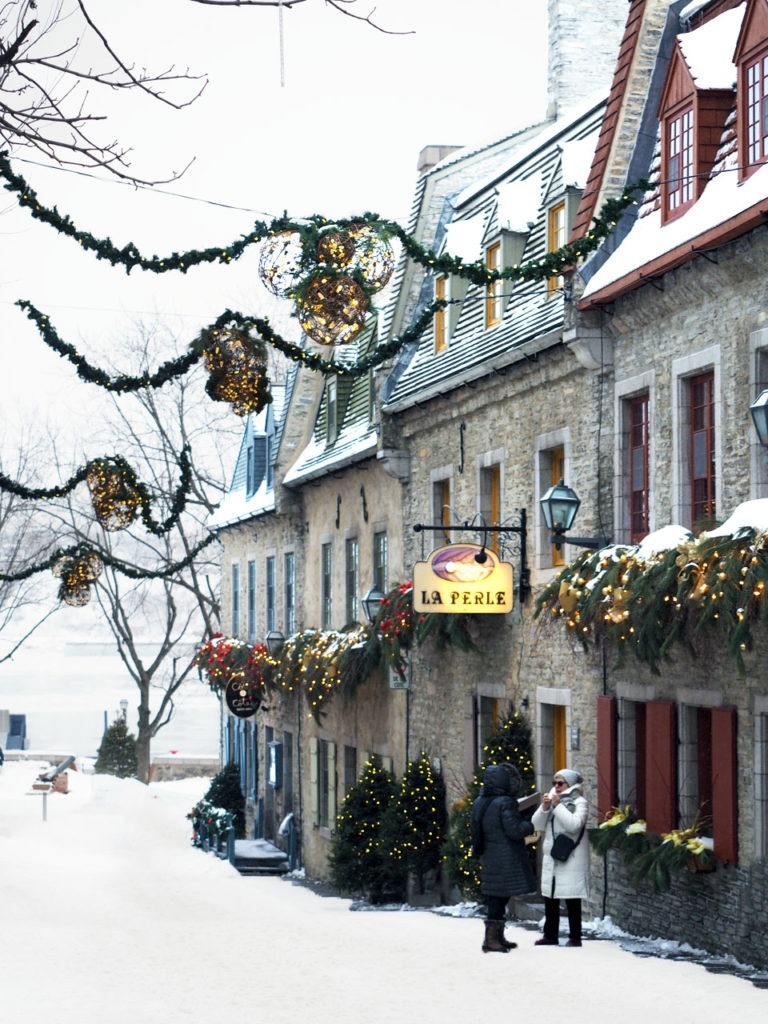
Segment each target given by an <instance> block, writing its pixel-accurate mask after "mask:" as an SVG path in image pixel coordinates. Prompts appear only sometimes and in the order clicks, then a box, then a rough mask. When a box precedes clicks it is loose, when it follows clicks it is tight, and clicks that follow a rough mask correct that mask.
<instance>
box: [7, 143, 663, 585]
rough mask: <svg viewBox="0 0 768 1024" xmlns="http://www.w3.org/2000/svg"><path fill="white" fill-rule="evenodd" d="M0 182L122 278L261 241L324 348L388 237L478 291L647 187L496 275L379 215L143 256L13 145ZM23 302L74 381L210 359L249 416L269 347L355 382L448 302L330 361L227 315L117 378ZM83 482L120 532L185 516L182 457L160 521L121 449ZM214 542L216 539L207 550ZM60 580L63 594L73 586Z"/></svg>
mask: <svg viewBox="0 0 768 1024" xmlns="http://www.w3.org/2000/svg"><path fill="white" fill-rule="evenodd" d="M0 178H2V179H4V185H3V187H4V188H5V189H6V190H7V191H9V192H11V193H13V194H14V195H15V197H16V201H17V203H18V204H19V206H21V207H23V208H25V209H28V210H29V212H30V214H31V216H32V217H33V218H34V219H36V220H39V221H41V222H42V223H45V224H48V225H49V226H50V227H53V228H54V229H55V230H56V231H58V232H59V233H60V234H62V235H64V236H66V237H69V238H71V239H73V240H74V241H75V242H77V244H78V245H79V246H80V247H81V248H83V249H84V250H85V251H87V252H91V253H93V254H94V255H95V256H96V258H97V259H99V260H106V261H107V262H109V263H110V264H111V265H112V266H115V267H117V266H121V267H122V268H123V269H124V270H125V271H126V273H130V272H131V271H132V270H134V269H136V268H138V269H140V270H145V271H150V272H152V273H156V274H161V273H166V272H167V271H171V270H174V271H179V272H181V273H186V272H187V270H189V268H190V267H194V266H199V265H202V264H211V263H222V264H229V263H232V262H233V261H235V260H238V259H239V258H240V257H241V256H242V255H243V253H244V252H245V251H246V249H248V248H249V247H250V246H252V245H256V244H258V243H263V247H262V252H261V258H260V261H259V273H260V275H261V277H262V280H263V281H264V283H265V285H266V286H267V287H268V288H270V289H271V290H272V291H273V292H274V293H275V294H276V295H281V296H283V297H285V298H289V299H292V300H293V302H294V313H295V315H296V316H297V318H298V319H299V321H300V323H301V326H302V330H303V331H304V333H305V334H306V335H307V336H308V337H310V338H311V339H313V340H314V341H316V342H317V343H319V344H321V345H329V346H334V345H343V344H345V343H348V342H350V341H354V340H355V339H356V338H357V337H358V336H359V334H360V331H361V330H362V328H363V325H364V324H365V322H366V319H367V316H368V313H369V312H370V311H371V308H372V307H371V298H372V296H373V295H374V294H375V293H376V292H378V291H380V290H381V288H383V287H384V286H385V285H386V283H387V282H388V281H389V279H390V276H391V274H392V271H393V269H394V253H393V251H392V247H391V244H390V240H392V239H398V240H399V242H400V243H401V245H402V247H403V251H404V253H405V254H406V255H407V256H408V257H409V258H410V259H412V260H413V261H414V262H415V263H417V264H419V265H420V266H422V267H424V268H425V269H426V270H427V271H428V272H431V273H434V274H453V275H456V276H458V277H461V278H464V279H466V280H468V281H471V282H472V283H474V284H476V285H478V286H481V287H487V286H489V285H491V284H493V283H494V282H495V281H499V280H504V281H515V280H517V281H536V280H540V281H543V280H546V279H547V278H550V277H552V276H554V275H557V274H560V273H562V272H563V271H564V270H566V269H567V268H568V267H571V266H573V265H574V264H575V263H576V261H577V260H579V259H581V258H583V257H584V256H586V255H588V254H589V253H590V252H593V251H594V250H595V249H596V248H597V247H598V245H599V244H600V243H601V242H602V241H603V240H604V239H605V238H606V237H607V236H608V235H609V234H610V233H611V231H612V230H613V228H614V227H615V225H616V223H617V221H618V218H619V216H620V215H621V213H622V211H623V210H624V209H625V208H627V207H628V206H630V205H632V204H635V202H636V201H635V199H634V194H635V193H636V192H638V191H640V192H642V191H644V190H645V189H646V187H647V182H645V181H640V182H638V183H637V184H636V185H631V186H627V187H626V188H625V189H624V190H623V192H622V194H621V196H619V197H618V198H616V199H609V200H608V201H607V202H606V203H605V204H604V205H603V207H602V209H601V210H600V213H599V214H598V215H597V216H596V217H595V219H594V221H593V224H592V226H591V228H590V230H589V231H588V232H587V234H586V236H585V237H584V238H583V239H578V240H576V241H575V242H572V243H570V244H568V245H565V246H563V247H562V248H561V249H559V250H557V251H556V252H550V253H547V254H546V255H545V256H543V257H542V258H541V259H537V260H531V261H529V262H527V263H524V264H519V265H518V264H515V265H513V266H508V267H502V268H499V269H495V270H490V269H488V268H487V267H486V266H485V264H484V261H483V260H477V261H475V262H471V263H465V262H464V261H462V260H461V259H459V258H458V257H454V256H451V255H450V254H448V253H444V254H442V255H439V254H437V253H436V252H434V251H433V250H431V249H428V248H426V247H424V246H422V245H421V244H420V243H419V242H418V241H417V240H416V239H415V238H413V237H412V236H411V235H409V234H408V233H407V232H406V231H405V230H404V229H403V228H402V227H401V226H400V225H399V224H397V223H396V222H394V221H389V220H384V219H382V218H381V217H379V216H378V215H377V214H372V213H365V214H363V215H361V216H360V217H356V218H353V219H350V220H338V221H330V220H328V219H327V218H324V217H321V216H319V215H313V216H311V217H308V218H306V219H302V220H291V219H290V218H289V217H288V216H287V215H283V216H281V217H276V218H274V219H273V220H272V221H271V222H269V223H267V222H266V221H256V222H255V223H254V224H253V226H252V228H251V230H250V231H249V232H248V233H247V234H244V235H242V236H241V237H240V238H238V239H237V240H235V241H233V242H231V243H230V244H229V245H226V246H216V247H208V248H206V249H202V250H197V249H192V250H188V251H187V252H183V253H178V252H173V253H171V254H170V255H168V256H162V257H161V256H157V255H153V256H145V255H143V254H142V253H141V252H140V250H139V249H138V247H137V246H135V245H134V244H133V243H132V242H129V243H127V244H126V245H124V246H122V247H118V246H116V245H115V244H114V243H113V242H112V241H111V239H109V238H97V237H95V236H94V235H92V234H91V233H90V232H88V231H83V230H81V229H80V228H78V227H77V226H76V225H75V224H74V222H73V221H72V220H71V218H70V217H68V216H66V215H64V214H61V213H60V212H59V211H58V210H57V208H56V207H55V206H46V205H45V204H43V203H41V202H40V200H39V198H38V196H37V193H36V192H35V190H34V189H33V188H31V187H30V185H29V184H28V182H26V181H25V180H24V178H22V177H21V176H20V175H18V174H16V173H15V172H14V171H13V170H12V167H11V164H10V160H9V158H8V154H7V153H6V152H0ZM17 305H18V306H19V307H20V308H21V309H22V310H23V311H24V312H25V313H26V315H27V317H28V318H29V319H30V320H31V321H32V322H33V323H34V324H35V326H36V327H37V330H38V332H39V333H40V335H41V337H42V339H43V341H44V342H45V343H46V344H47V345H48V346H49V347H50V348H51V349H52V350H54V351H55V352H57V353H58V354H59V355H61V356H63V357H64V358H66V359H68V360H69V361H70V362H71V363H72V364H73V365H74V366H75V368H76V370H77V373H78V376H79V377H80V378H81V379H82V380H84V381H85V382H87V383H91V384H96V385H98V386H100V387H102V388H104V389H106V390H108V391H114V392H118V393H125V392H132V391H137V390H139V389H143V388H160V387H162V386H163V385H164V384H166V383H167V382H168V381H171V380H173V379H175V378H178V377H180V376H182V375H183V374H185V373H187V372H188V371H189V370H190V369H191V368H192V367H193V366H194V365H196V364H197V363H198V362H199V361H200V360H201V359H202V360H203V362H204V365H205V367H206V370H207V372H208V374H209V379H208V382H207V385H206V391H207V393H208V394H209V396H210V397H211V398H212V399H214V400H215V401H225V402H228V403H229V404H230V405H231V407H232V409H233V411H234V412H235V413H236V414H237V415H241V416H242V415H248V414H250V413H257V412H259V411H260V410H261V409H262V408H263V407H264V406H265V405H266V404H268V403H269V402H271V400H272V396H271V392H270V381H269V377H268V373H267V349H266V346H267V345H271V346H272V347H274V348H275V349H277V350H278V351H280V352H281V353H283V354H284V355H285V356H287V357H288V358H289V359H292V360H293V361H295V362H297V363H298V364H300V365H301V366H304V367H306V368H308V369H310V370H313V371H315V372H318V373H322V374H324V375H327V376H329V375H337V376H339V377H342V376H347V377H359V376H362V375H363V374H365V373H368V372H369V371H370V370H371V369H373V368H374V367H376V366H378V365H380V364H381V363H383V362H385V361H386V360H388V359H391V358H392V357H393V356H395V355H397V353H398V352H400V351H401V350H402V349H403V348H404V347H405V346H406V345H409V344H411V343H412V342H415V341H417V340H418V339H419V338H420V337H421V335H422V334H423V333H424V331H425V330H426V329H427V328H428V327H429V325H430V323H431V322H432V319H433V317H434V314H435V313H436V312H438V311H439V310H441V309H443V308H445V306H446V305H447V303H446V302H445V301H444V300H436V301H434V302H432V303H431V304H429V305H428V306H427V307H426V308H424V309H423V310H422V312H421V313H420V315H419V316H418V318H417V319H416V320H415V322H414V323H413V324H412V325H411V327H410V328H409V329H408V330H406V331H404V332H403V333H402V334H401V335H400V336H399V337H396V338H393V339H392V340H391V341H389V342H388V343H387V344H383V345H378V346H376V347H375V348H374V349H373V350H370V351H367V350H365V349H364V347H361V351H360V352H357V353H355V356H356V358H355V359H353V360H352V359H347V360H345V361H343V362H341V363H340V362H336V361H334V360H333V359H324V358H322V357H321V356H320V355H319V354H317V353H313V352H308V351H306V350H305V349H303V348H302V347H300V346H299V345H295V344H293V343H292V342H289V341H287V340H286V339H285V338H283V337H281V336H280V335H279V334H278V333H277V332H275V331H274V330H273V329H272V327H271V326H270V324H269V321H268V320H267V319H263V318H258V317H248V316H244V315H243V314H241V313H237V312H233V311H231V310H225V311H224V312H223V313H222V314H221V315H220V316H219V317H218V318H217V319H216V320H215V321H214V322H213V323H212V324H210V325H208V326H207V327H206V328H204V329H203V330H202V331H201V332H200V334H199V335H198V336H197V338H195V339H194V340H193V341H192V342H191V343H190V345H189V347H188V351H187V352H186V353H185V354H184V355H182V356H180V357H178V358H177V359H173V360H169V361H167V362H165V363H163V364H162V365H161V366H159V367H158V368H157V369H156V370H154V371H153V372H150V371H146V372H144V373H141V374H138V375H128V374H120V375H117V376H110V375H109V374H108V373H106V372H105V371H104V370H103V369H101V368H99V367H97V366H93V365H92V364H91V363H89V362H88V361H87V360H86V359H85V358H84V357H83V356H81V355H80V354H79V352H78V351H77V349H76V348H75V347H74V346H73V345H70V344H68V343H67V342H65V341H63V340H62V339H61V338H60V337H59V335H58V333H57V332H56V330H55V329H54V327H53V326H52V324H51V322H50V319H49V318H48V316H47V315H46V314H44V313H42V312H41V311H40V310H38V309H36V308H35V306H34V305H33V304H32V303H31V302H29V301H27V300H19V301H18V302H17ZM254 334H255V337H254ZM183 458H184V457H183ZM83 479H86V480H87V481H88V485H89V488H90V489H91V495H92V500H93V503H94V508H95V510H96V514H97V517H98V518H99V521H100V522H101V523H102V525H103V526H104V528H105V529H107V530H115V529H121V528H123V527H124V526H125V525H128V524H129V523H130V522H131V521H132V520H133V518H134V516H135V514H137V511H138V509H139V508H141V511H142V519H143V521H144V523H145V526H146V527H147V529H149V530H150V531H151V532H153V533H160V532H165V531H166V530H167V529H170V527H171V526H172V525H174V524H175V522H176V521H177V520H178V516H179V515H180V513H181V511H182V509H183V507H184V501H185V499H186V494H187V491H188V488H189V478H188V466H187V463H186V462H184V461H183V462H182V483H181V485H180V487H179V490H178V491H177V494H176V497H175V499H174V502H173V508H172V511H171V515H170V516H169V517H168V518H167V519H166V520H165V521H164V522H163V523H158V522H157V521H156V520H155V519H154V517H153V516H152V515H151V511H150V505H149V496H148V492H146V489H145V488H144V487H143V485H142V484H141V483H140V482H139V481H138V480H137V479H136V478H135V476H134V475H133V472H132V470H130V467H129V466H128V465H127V463H126V462H125V460H124V459H123V458H122V457H121V456H113V457H112V458H111V459H109V460H107V459H103V460H94V461H92V462H91V463H89V464H88V466H87V467H85V468H84V469H83V470H81V471H80V473H79V474H76V478H75V477H73V478H72V480H71V481H69V482H68V484H67V485H63V486H64V487H69V486H71V487H74V486H76V483H79V482H81V480H83ZM9 484H10V485H11V486H10V487H9V486H8V485H9ZM12 486H13V482H12V481H9V480H8V479H7V478H5V477H1V476H0V489H6V490H7V489H12ZM49 492H50V493H48V494H46V493H45V492H44V491H43V490H41V491H39V492H38V493H37V496H38V497H47V496H59V495H61V494H63V493H66V491H62V490H60V489H57V488H54V489H49ZM17 493H18V492H17ZM213 539H214V538H213V537H209V538H208V540H207V541H206V542H204V544H203V545H202V546H205V543H209V542H210V541H211V540H213ZM63 557H70V556H69V555H66V556H65V555H63V554H62V553H61V552H59V553H58V555H56V556H52V560H50V559H49V560H48V561H46V562H45V563H42V564H41V565H37V566H33V567H31V568H30V569H28V570H25V571H24V574H22V575H21V576H20V575H19V574H6V575H3V574H0V580H14V579H21V578H24V575H25V574H26V575H31V574H32V573H34V572H39V571H40V570H41V569H43V568H50V567H51V566H52V565H53V564H54V563H56V562H57V560H58V561H59V562H60V560H61V559H62V558H63ZM72 557H75V556H72ZM190 560H191V559H187V560H185V562H184V563H179V565H178V566H168V567H166V568H165V569H164V570H162V571H158V572H156V573H149V574H147V573H143V572H141V571H140V576H141V578H161V577H167V576H169V575H171V574H172V573H173V572H175V571H177V570H178V568H179V567H180V566H181V565H183V564H188V563H189V561H190ZM105 563H106V564H113V565H114V567H115V568H120V570H121V571H123V572H126V568H127V567H125V566H124V565H122V566H119V565H117V564H115V563H112V562H110V561H109V559H108V558H107V559H105ZM60 568H61V566H60ZM65 569H66V570H67V571H65ZM61 571H62V573H63V574H64V577H65V581H66V578H69V577H71V580H72V586H71V587H70V588H69V589H70V590H71V591H72V595H71V596H72V598H73V601H74V600H75V599H76V597H77V595H79V597H80V598H82V597H83V596H84V594H85V593H89V587H90V583H92V582H93V579H89V576H91V575H92V573H93V571H95V566H94V564H92V563H91V561H90V560H89V558H88V557H85V559H84V561H82V562H77V559H76V563H75V564H73V565H69V564H67V566H65V568H64V569H62V570H61ZM67 573H69V576H67ZM126 574H128V575H130V573H126ZM63 586H64V589H65V591H66V590H67V586H66V583H65V584H63Z"/></svg>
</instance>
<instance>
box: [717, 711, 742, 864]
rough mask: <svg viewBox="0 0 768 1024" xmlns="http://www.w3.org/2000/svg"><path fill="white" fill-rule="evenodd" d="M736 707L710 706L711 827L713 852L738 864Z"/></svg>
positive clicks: (722, 858)
mask: <svg viewBox="0 0 768 1024" xmlns="http://www.w3.org/2000/svg"><path fill="white" fill-rule="evenodd" d="M736 770H737V768H736V708H712V826H713V835H714V840H715V855H716V857H717V859H718V860H726V861H728V863H729V864H736V863H738V821H737V813H736V809H737V806H738V805H737V796H736Z"/></svg>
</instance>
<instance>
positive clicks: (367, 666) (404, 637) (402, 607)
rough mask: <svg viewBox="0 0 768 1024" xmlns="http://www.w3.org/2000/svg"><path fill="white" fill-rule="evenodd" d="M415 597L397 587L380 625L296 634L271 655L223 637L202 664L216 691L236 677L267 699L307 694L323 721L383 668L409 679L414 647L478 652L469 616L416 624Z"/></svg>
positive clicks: (428, 618) (407, 587) (202, 654)
mask: <svg viewBox="0 0 768 1024" xmlns="http://www.w3.org/2000/svg"><path fill="white" fill-rule="evenodd" d="M412 592H413V584H412V583H404V584H400V585H397V586H395V587H393V588H392V590H391V591H390V593H389V594H388V596H387V598H385V600H384V601H383V602H382V605H381V608H380V610H379V614H378V617H377V619H376V622H375V623H374V625H373V626H359V625H356V626H354V627H352V628H351V629H349V630H321V629H307V630H304V631H302V632H300V633H293V634H292V635H291V636H289V637H288V638H287V639H286V640H285V642H284V643H283V646H282V648H281V650H280V653H279V654H278V655H271V654H270V653H269V650H268V649H267V646H266V644H263V643H260V644H256V645H255V646H252V645H249V644H247V643H245V642H244V641H243V640H238V639H235V638H230V637H225V636H223V635H222V634H220V633H216V634H215V635H214V636H213V637H212V638H211V639H210V640H208V641H207V642H206V643H205V644H203V646H202V647H201V648H200V650H199V651H198V653H197V655H196V659H195V663H196V665H197V667H198V668H199V669H200V671H201V673H205V675H206V678H207V682H208V685H209V686H210V687H211V689H212V690H214V691H220V690H222V689H223V688H225V687H226V686H228V685H229V683H230V682H231V681H232V679H233V678H234V677H235V676H238V677H240V676H242V678H243V679H244V681H245V683H246V684H248V685H250V686H251V687H253V688H255V690H256V692H262V693H263V695H264V696H266V695H267V694H270V693H275V694H278V693H284V694H290V693H293V692H294V691H295V690H297V689H300V690H301V691H303V693H304V696H305V699H306V701H307V705H308V706H309V710H310V713H311V714H312V716H313V717H314V718H315V719H316V720H317V721H319V720H320V718H321V717H322V715H323V713H324V711H325V708H326V706H327V704H328V702H329V701H330V700H331V699H332V698H333V697H334V696H335V695H336V694H337V693H344V694H347V695H349V694H351V693H353V692H354V690H355V689H357V687H358V686H360V685H362V684H363V683H365V682H366V680H368V679H369V678H370V677H371V675H372V674H373V672H374V671H375V670H376V669H377V668H378V667H379V666H384V667H385V668H391V669H392V670H393V671H395V672H397V673H398V675H400V677H401V678H405V673H406V668H407V664H406V655H407V652H408V650H409V649H410V648H411V647H412V646H413V645H414V644H416V645H418V646H421V645H422V644H424V643H426V642H427V640H430V639H431V640H432V641H433V642H434V643H435V645H436V647H437V648H438V650H444V649H445V648H447V647H449V646H456V647H458V648H459V649H460V650H463V651H477V650H478V648H477V647H476V645H475V644H474V642H473V641H472V638H471V636H470V635H469V621H468V616H466V615H460V614H457V615H454V614H451V615H442V614H436V613H430V614H428V615H423V616H419V618H418V620H415V617H414V615H413V601H412ZM409 609H410V611H409Z"/></svg>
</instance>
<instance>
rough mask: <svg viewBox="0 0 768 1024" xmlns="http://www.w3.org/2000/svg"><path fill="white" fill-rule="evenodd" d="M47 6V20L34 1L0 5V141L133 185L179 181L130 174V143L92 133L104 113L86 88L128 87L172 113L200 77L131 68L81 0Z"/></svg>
mask: <svg viewBox="0 0 768 1024" xmlns="http://www.w3.org/2000/svg"><path fill="white" fill-rule="evenodd" d="M48 6H49V13H48V15H47V17H41V16H40V11H39V8H40V3H39V2H38V0H6V2H5V3H4V4H3V5H2V6H1V7H0V143H3V144H5V145H6V146H8V147H9V148H24V147H27V148H32V149H36V150H37V151H38V152H40V153H42V154H43V155H44V156H45V157H47V158H48V159H49V160H51V161H53V162H55V163H58V164H61V165H63V166H72V167H87V168H90V169H95V168H102V169H104V170H107V171H109V172H110V173H111V174H113V175H115V176H116V177H118V178H121V179H122V180H125V181H130V182H134V183H136V184H159V183H160V182H161V181H163V182H166V181H174V180H176V179H177V178H179V177H180V176H181V174H183V173H184V171H183V170H182V171H180V172H174V173H173V174H171V175H168V176H166V177H163V178H162V179H161V178H153V179H151V180H149V179H147V178H142V177H139V176H137V175H136V174H134V173H133V172H132V171H131V170H130V163H129V159H128V157H129V154H130V152H131V150H130V148H129V147H128V146H127V145H123V144H121V143H120V142H118V141H117V139H112V140H109V139H106V140H105V139H103V138H102V137H101V136H100V135H99V134H98V133H97V132H96V128H97V126H98V125H101V124H102V123H103V122H106V120H107V116H106V114H103V113H99V112H97V111H96V110H94V108H93V106H92V102H93V101H92V97H91V92H90V91H89V90H93V89H94V88H95V90H96V95H98V94H101V95H102V96H103V95H104V94H105V93H106V92H108V91H125V90H136V91H138V92H141V93H143V94H144V95H146V96H148V97H149V98H150V99H152V100H156V101H158V102H160V103H163V104H166V105H167V106H170V107H172V108H173V109H175V110H180V109H183V108H184V107H187V106H189V105H190V104H192V103H194V102H195V100H196V99H197V98H198V97H199V96H200V94H201V93H202V91H203V89H204V88H205V86H206V85H207V80H206V79H205V77H204V76H200V75H193V74H192V73H191V72H190V71H189V70H188V69H187V70H185V71H177V70H176V69H175V68H174V67H173V66H171V67H169V68H167V69H165V70H163V71H159V72H149V71H146V70H143V69H142V70H141V71H139V70H138V69H137V67H136V66H135V65H134V64H130V63H127V62H126V61H124V60H123V59H122V58H121V57H120V56H118V53H117V50H116V49H115V47H113V45H112V44H111V42H110V41H109V40H108V38H107V36H106V34H105V33H104V32H103V31H102V30H101V28H100V27H99V26H98V25H97V24H96V22H95V21H94V19H93V18H92V17H91V14H90V12H89V10H88V6H87V4H86V0H52V2H50V3H49V4H48ZM93 58H95V62H94V63H89V61H91V60H92V59H93ZM168 89H173V90H174V92H173V94H171V93H169V92H168ZM184 170H186V167H185V168H184Z"/></svg>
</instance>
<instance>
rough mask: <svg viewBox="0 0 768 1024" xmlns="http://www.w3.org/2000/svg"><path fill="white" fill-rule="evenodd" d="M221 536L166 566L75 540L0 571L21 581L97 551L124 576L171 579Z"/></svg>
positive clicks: (207, 539) (211, 537)
mask: <svg viewBox="0 0 768 1024" xmlns="http://www.w3.org/2000/svg"><path fill="white" fill-rule="evenodd" d="M217 539H218V538H217V537H216V536H215V534H212V533H211V534H208V536H207V537H205V538H204V539H203V540H201V541H200V542H199V543H198V544H196V545H195V546H194V547H193V548H192V549H191V551H190V552H189V554H188V555H187V556H186V558H183V559H181V560H180V561H178V562H171V563H170V564H168V565H166V566H165V568H164V569H157V570H152V569H141V568H137V567H136V566H133V565H129V564H128V563H127V562H123V561H122V560H121V559H119V558H114V557H113V556H112V555H110V554H109V553H108V552H107V551H103V550H102V549H100V548H99V549H96V548H93V547H92V546H91V545H89V544H74V545H72V546H71V547H68V548H58V549H57V550H56V551H54V552H53V554H52V555H50V556H49V557H48V558H46V560H45V561H44V562H40V563H38V564H35V565H32V566H29V567H28V568H26V569H20V570H19V571H18V572H9V573H3V572H0V580H1V581H3V582H9V583H18V582H19V581H21V580H26V579H29V578H30V577H31V576H34V575H35V574H36V573H38V572H44V571H45V570H46V569H52V568H53V567H54V566H55V565H56V563H57V562H59V561H60V560H61V559H67V558H87V557H88V556H90V555H96V557H98V558H99V559H101V561H102V562H103V564H104V565H108V566H109V567H110V568H112V569H114V570H115V571H116V572H119V573H122V575H123V576H127V577H128V578H129V579H133V580H159V579H168V578H169V577H170V576H173V575H174V573H177V572H180V571H181V570H182V569H186V568H187V566H188V565H191V564H192V562H193V561H194V560H195V559H196V558H197V556H198V555H199V554H200V552H201V551H203V550H204V549H205V548H206V547H207V546H208V545H209V544H212V543H213V541H215V540H217Z"/></svg>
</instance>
